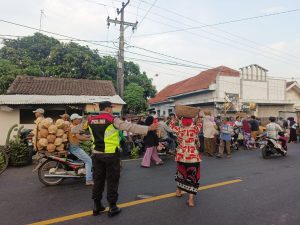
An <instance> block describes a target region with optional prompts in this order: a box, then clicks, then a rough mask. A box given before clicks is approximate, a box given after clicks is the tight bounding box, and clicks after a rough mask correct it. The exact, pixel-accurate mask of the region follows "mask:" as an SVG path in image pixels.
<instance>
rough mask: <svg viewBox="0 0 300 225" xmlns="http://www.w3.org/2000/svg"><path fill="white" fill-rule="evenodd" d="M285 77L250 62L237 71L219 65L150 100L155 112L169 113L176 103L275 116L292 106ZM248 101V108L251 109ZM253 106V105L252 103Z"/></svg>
mask: <svg viewBox="0 0 300 225" xmlns="http://www.w3.org/2000/svg"><path fill="white" fill-rule="evenodd" d="M286 85H287V84H286V81H285V80H281V79H273V78H270V77H268V76H267V70H266V69H264V68H262V67H260V66H258V65H250V66H247V67H243V68H241V69H240V72H239V71H237V70H233V69H231V68H228V67H225V66H220V67H217V68H214V69H210V70H206V71H204V72H201V73H200V74H199V75H197V76H194V77H191V78H189V79H186V80H183V81H180V82H178V83H175V84H172V85H169V86H167V87H166V88H164V89H163V90H162V91H160V92H159V93H158V94H157V95H156V96H155V97H154V98H153V99H150V100H149V103H150V105H151V107H154V108H155V109H156V110H157V111H158V114H160V115H166V116H167V115H168V114H169V113H170V112H171V111H173V109H174V106H175V105H176V104H183V105H193V106H199V107H201V108H202V109H204V110H205V109H208V110H211V111H212V112H213V113H214V114H215V115H217V114H222V113H224V107H225V108H226V107H227V106H228V107H229V106H230V103H229V102H230V101H229V100H228V97H229V98H232V97H233V98H236V101H235V100H233V101H232V106H231V107H229V108H230V109H229V110H228V111H226V113H234V112H236V111H237V110H238V111H240V110H241V111H245V112H247V113H248V114H254V115H256V116H258V117H269V116H278V111H290V110H293V106H294V104H295V99H289V98H287V92H286ZM250 105H251V109H252V110H250V109H249V108H250ZM254 106H255V107H254Z"/></svg>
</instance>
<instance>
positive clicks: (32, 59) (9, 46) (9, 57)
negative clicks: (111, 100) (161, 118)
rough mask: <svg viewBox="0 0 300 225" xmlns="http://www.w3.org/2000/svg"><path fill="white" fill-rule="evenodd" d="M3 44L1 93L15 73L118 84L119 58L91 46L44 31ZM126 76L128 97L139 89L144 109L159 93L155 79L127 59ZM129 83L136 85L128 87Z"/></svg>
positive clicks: (0, 64) (0, 73) (0, 72)
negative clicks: (60, 39) (52, 35)
mask: <svg viewBox="0 0 300 225" xmlns="http://www.w3.org/2000/svg"><path fill="white" fill-rule="evenodd" d="M3 45H4V46H3V47H2V48H1V49H0V93H5V91H6V90H7V88H8V87H9V85H10V84H11V82H12V81H13V80H14V78H15V76H16V75H20V74H26V75H31V76H46V77H47V76H52V77H67V78H76V79H105V80H112V81H113V82H114V84H116V80H117V61H116V58H114V57H111V56H104V57H100V55H99V54H98V51H97V50H92V49H90V48H89V47H88V46H81V45H79V44H77V43H74V42H68V43H63V42H59V41H58V40H56V39H55V38H52V37H48V36H46V35H43V34H41V33H35V34H34V35H33V36H28V37H24V38H19V39H16V40H4V41H3ZM124 76H125V78H124V81H125V89H126V90H127V97H128V98H129V93H131V92H132V91H133V90H134V91H137V90H138V91H137V93H138V94H139V95H138V98H140V99H139V101H140V102H143V104H142V105H141V108H144V107H145V103H144V102H146V99H147V98H149V97H153V96H154V95H155V94H156V89H155V87H154V86H153V85H152V79H149V78H148V77H147V74H146V73H145V72H141V71H140V67H139V65H137V64H135V63H133V62H125V65H124ZM130 84H136V85H131V86H129V85H130ZM137 86H138V87H142V89H143V94H142V95H141V94H140V91H141V89H136V88H133V87H137ZM128 88H129V89H128ZM128 90H129V93H128ZM136 98H137V96H136ZM131 106H133V105H131ZM137 110H138V111H139V110H140V109H137Z"/></svg>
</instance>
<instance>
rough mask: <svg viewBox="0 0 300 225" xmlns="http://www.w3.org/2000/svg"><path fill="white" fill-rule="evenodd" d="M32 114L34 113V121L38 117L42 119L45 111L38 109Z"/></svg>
mask: <svg viewBox="0 0 300 225" xmlns="http://www.w3.org/2000/svg"><path fill="white" fill-rule="evenodd" d="M33 113H34V115H35V118H36V119H37V118H39V117H41V118H44V113H45V110H44V109H42V108H38V109H36V110H34V111H33Z"/></svg>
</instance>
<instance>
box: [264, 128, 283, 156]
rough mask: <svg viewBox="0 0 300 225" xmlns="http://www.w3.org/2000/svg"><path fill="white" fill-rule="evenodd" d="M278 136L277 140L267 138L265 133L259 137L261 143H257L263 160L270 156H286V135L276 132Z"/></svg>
mask: <svg viewBox="0 0 300 225" xmlns="http://www.w3.org/2000/svg"><path fill="white" fill-rule="evenodd" d="M278 135H279V138H278V140H276V139H273V138H269V137H267V135H266V133H264V135H262V136H261V137H260V139H261V141H259V145H260V149H261V151H262V157H263V158H264V159H267V158H269V157H270V156H272V155H282V156H286V155H287V141H288V138H287V137H286V133H284V132H278Z"/></svg>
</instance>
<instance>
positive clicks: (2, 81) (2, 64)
mask: <svg viewBox="0 0 300 225" xmlns="http://www.w3.org/2000/svg"><path fill="white" fill-rule="evenodd" d="M20 71H21V70H20V69H18V67H17V66H15V65H13V64H12V63H11V62H10V61H8V60H5V59H1V58H0V94H5V93H6V90H7V89H8V87H9V85H10V84H11V83H12V82H13V81H14V79H15V77H16V75H18V74H19V73H20Z"/></svg>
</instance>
